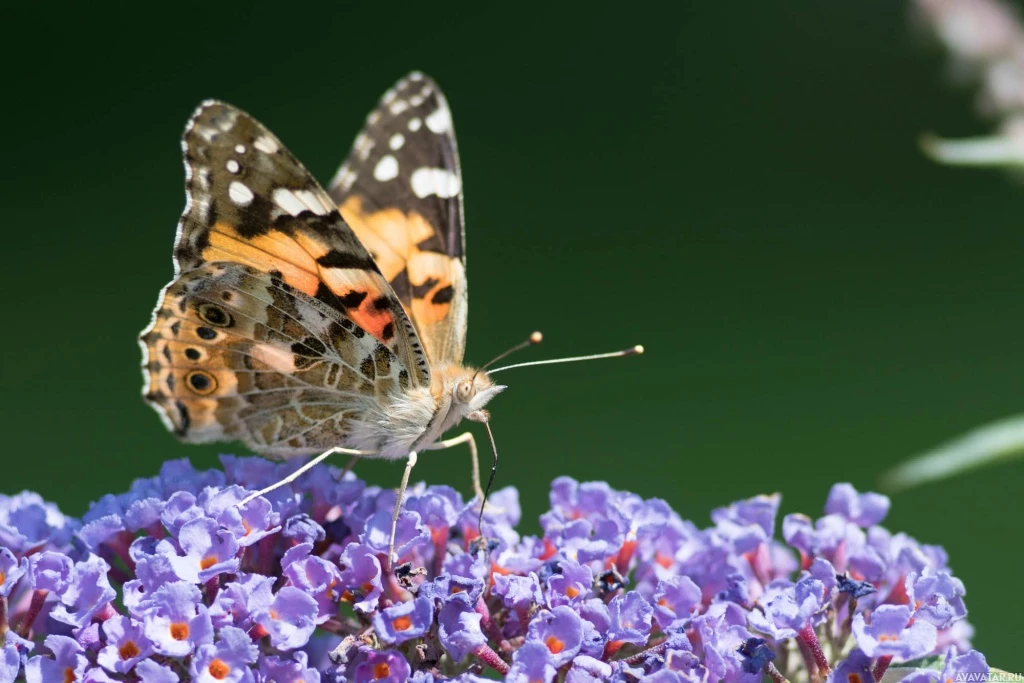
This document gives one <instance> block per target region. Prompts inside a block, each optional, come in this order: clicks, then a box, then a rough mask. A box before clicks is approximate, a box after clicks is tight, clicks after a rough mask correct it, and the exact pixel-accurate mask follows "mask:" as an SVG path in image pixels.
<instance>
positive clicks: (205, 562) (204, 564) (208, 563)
mask: <svg viewBox="0 0 1024 683" xmlns="http://www.w3.org/2000/svg"><path fill="white" fill-rule="evenodd" d="M215 564H217V558H216V556H214V555H207V556H206V557H204V558H203V559H201V560H199V568H200V569H209V568H210V567H212V566H213V565H215Z"/></svg>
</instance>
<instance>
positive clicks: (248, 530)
mask: <svg viewBox="0 0 1024 683" xmlns="http://www.w3.org/2000/svg"><path fill="white" fill-rule="evenodd" d="M242 528H243V529H245V535H246V536H248V535H249V534H251V533H252V527H251V526H249V523H248V522H247V521H245V520H244V519H243V520H242Z"/></svg>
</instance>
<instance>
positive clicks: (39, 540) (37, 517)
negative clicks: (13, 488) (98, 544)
mask: <svg viewBox="0 0 1024 683" xmlns="http://www.w3.org/2000/svg"><path fill="white" fill-rule="evenodd" d="M78 526H79V523H78V522H76V521H74V520H71V519H69V518H67V517H65V516H64V515H63V514H62V513H61V511H60V509H59V508H58V507H57V506H56V505H54V504H53V503H47V502H46V501H44V500H43V498H42V496H40V495H39V494H38V493H31V492H29V491H23V492H21V493H19V494H17V495H14V496H4V495H0V546H5V547H7V548H8V549H10V550H11V551H13V552H14V553H16V554H19V555H25V554H27V553H28V551H30V550H36V549H39V548H42V547H43V546H46V545H48V546H49V547H50V548H51V549H63V548H64V547H65V546H67V544H68V542H69V541H70V540H71V535H72V534H73V533H74V532H75V531H77V529H78Z"/></svg>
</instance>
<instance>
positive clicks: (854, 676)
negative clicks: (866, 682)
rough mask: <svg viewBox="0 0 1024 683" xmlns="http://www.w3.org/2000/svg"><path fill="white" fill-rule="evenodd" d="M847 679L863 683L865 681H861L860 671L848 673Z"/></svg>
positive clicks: (849, 681)
mask: <svg viewBox="0 0 1024 683" xmlns="http://www.w3.org/2000/svg"><path fill="white" fill-rule="evenodd" d="M846 681H847V683H863V681H861V678H860V674H858V673H851V674H848V675H847V676H846Z"/></svg>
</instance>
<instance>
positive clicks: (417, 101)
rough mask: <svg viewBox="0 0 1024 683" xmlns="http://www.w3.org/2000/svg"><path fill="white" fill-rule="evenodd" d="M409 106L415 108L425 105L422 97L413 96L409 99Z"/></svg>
mask: <svg viewBox="0 0 1024 683" xmlns="http://www.w3.org/2000/svg"><path fill="white" fill-rule="evenodd" d="M409 104H411V105H412V106H414V107H418V106H420V105H421V104H423V97H422V96H420V95H413V96H412V97H410V98H409Z"/></svg>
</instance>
